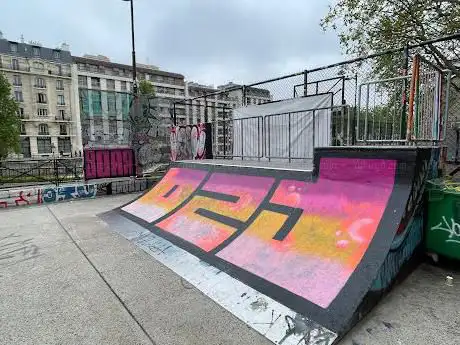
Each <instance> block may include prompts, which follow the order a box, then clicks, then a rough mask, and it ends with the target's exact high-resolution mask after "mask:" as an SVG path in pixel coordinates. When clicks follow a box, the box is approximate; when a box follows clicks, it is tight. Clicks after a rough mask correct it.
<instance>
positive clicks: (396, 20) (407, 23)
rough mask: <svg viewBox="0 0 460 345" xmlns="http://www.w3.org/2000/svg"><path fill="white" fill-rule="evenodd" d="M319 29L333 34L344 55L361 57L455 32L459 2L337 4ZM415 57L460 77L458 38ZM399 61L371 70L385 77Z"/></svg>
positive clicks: (340, 0) (382, 61) (355, 0)
mask: <svg viewBox="0 0 460 345" xmlns="http://www.w3.org/2000/svg"><path fill="white" fill-rule="evenodd" d="M321 26H322V28H323V29H324V30H327V29H333V30H335V31H337V32H338V35H339V38H340V42H341V45H342V47H343V48H344V51H345V53H346V54H350V55H355V56H363V55H366V54H369V53H370V52H378V51H383V50H387V49H391V48H396V47H401V46H404V45H406V44H410V45H415V44H418V43H421V42H423V41H427V40H431V39H434V38H437V37H440V36H444V35H449V34H454V33H457V32H458V31H460V0H336V1H335V2H334V4H333V5H332V6H330V9H329V12H328V14H327V15H326V16H325V17H324V18H323V20H322V21H321ZM419 53H420V54H422V55H424V56H425V57H426V58H428V59H430V60H431V61H432V62H435V63H436V64H437V65H438V66H440V67H442V68H447V69H450V70H451V71H453V72H454V73H455V74H456V75H460V73H459V72H460V70H459V68H458V67H457V66H456V65H455V64H454V61H458V60H459V58H460V44H459V40H454V41H450V42H442V43H441V42H440V43H436V44H429V45H426V46H424V47H423V48H420V50H419ZM401 66H402V65H401V59H400V58H399V57H398V58H391V57H389V56H386V57H382V58H379V59H376V64H375V66H373V67H374V71H375V70H377V71H380V72H381V73H379V74H380V75H382V76H385V75H386V76H388V75H389V74H390V73H389V72H390V71H392V74H393V76H394V75H395V71H397V70H398V69H400V68H401Z"/></svg>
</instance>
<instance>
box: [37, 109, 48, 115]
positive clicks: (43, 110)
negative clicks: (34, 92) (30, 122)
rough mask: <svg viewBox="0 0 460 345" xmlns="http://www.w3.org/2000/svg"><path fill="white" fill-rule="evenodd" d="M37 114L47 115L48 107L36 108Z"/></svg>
mask: <svg viewBox="0 0 460 345" xmlns="http://www.w3.org/2000/svg"><path fill="white" fill-rule="evenodd" d="M37 115H38V116H48V109H44V108H38V109H37Z"/></svg>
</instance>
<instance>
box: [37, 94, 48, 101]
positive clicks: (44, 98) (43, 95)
mask: <svg viewBox="0 0 460 345" xmlns="http://www.w3.org/2000/svg"><path fill="white" fill-rule="evenodd" d="M37 102H38V103H46V95H45V94H44V93H37Z"/></svg>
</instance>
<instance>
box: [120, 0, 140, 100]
mask: <svg viewBox="0 0 460 345" xmlns="http://www.w3.org/2000/svg"><path fill="white" fill-rule="evenodd" d="M123 1H129V2H130V7H131V43H132V46H133V51H132V60H133V95H134V97H136V96H137V73H136V49H135V46H134V2H133V0H123Z"/></svg>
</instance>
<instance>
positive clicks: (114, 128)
mask: <svg viewBox="0 0 460 345" xmlns="http://www.w3.org/2000/svg"><path fill="white" fill-rule="evenodd" d="M109 134H112V135H113V134H117V121H114V120H111V121H109Z"/></svg>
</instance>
